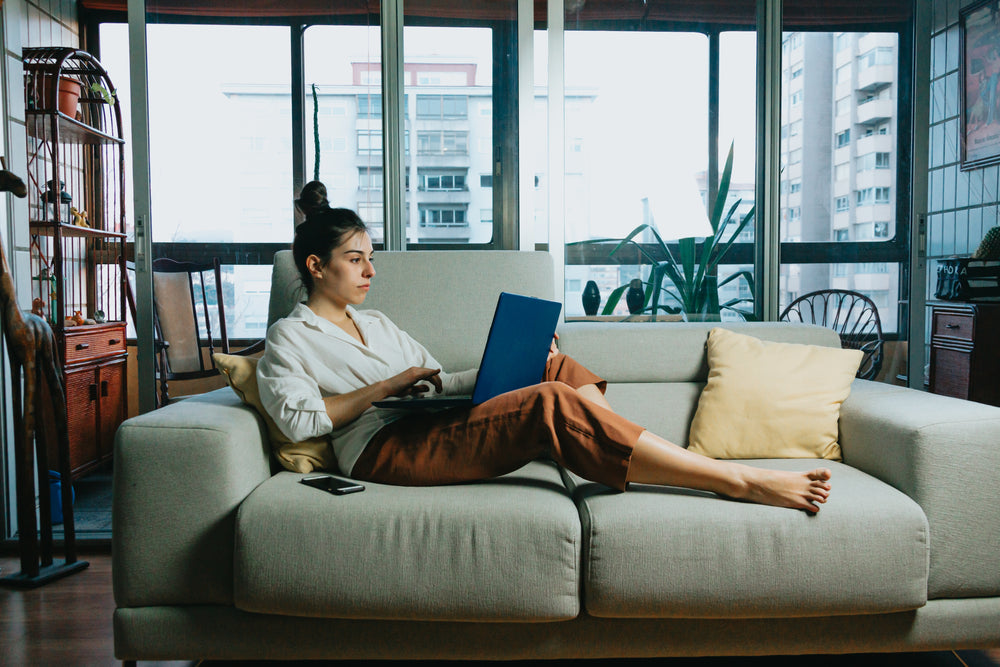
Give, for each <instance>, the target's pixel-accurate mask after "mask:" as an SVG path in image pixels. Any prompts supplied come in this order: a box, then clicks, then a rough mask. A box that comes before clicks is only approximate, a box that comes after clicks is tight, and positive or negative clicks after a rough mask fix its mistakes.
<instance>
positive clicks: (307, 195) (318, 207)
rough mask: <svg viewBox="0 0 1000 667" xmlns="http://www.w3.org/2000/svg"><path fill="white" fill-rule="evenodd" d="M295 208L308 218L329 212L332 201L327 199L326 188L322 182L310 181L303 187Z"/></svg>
mask: <svg viewBox="0 0 1000 667" xmlns="http://www.w3.org/2000/svg"><path fill="white" fill-rule="evenodd" d="M295 206H296V207H297V208H298V209H299V210H300V211H302V213H303V214H304V215H305V216H306V217H307V218H308V217H309V216H310V215H312V214H313V213H317V212H319V211H325V210H327V209H328V208H330V200H329V199H327V195H326V186H325V185H323V183H321V182H320V181H309V182H308V183H306V184H305V185H303V186H302V191H301V192H299V198H298V199H296V200H295Z"/></svg>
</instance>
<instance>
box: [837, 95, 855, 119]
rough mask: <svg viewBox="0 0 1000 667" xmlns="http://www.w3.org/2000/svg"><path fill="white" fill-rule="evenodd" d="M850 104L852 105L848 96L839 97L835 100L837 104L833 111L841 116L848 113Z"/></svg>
mask: <svg viewBox="0 0 1000 667" xmlns="http://www.w3.org/2000/svg"><path fill="white" fill-rule="evenodd" d="M851 106H852V105H851V98H850V97H841V98H840V99H839V100H837V104H836V107H835V113H836V114H837V115H838V116H843V115H845V114H849V113H851Z"/></svg>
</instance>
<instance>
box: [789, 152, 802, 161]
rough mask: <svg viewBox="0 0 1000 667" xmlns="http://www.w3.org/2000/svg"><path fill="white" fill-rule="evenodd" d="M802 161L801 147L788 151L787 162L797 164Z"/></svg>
mask: <svg viewBox="0 0 1000 667" xmlns="http://www.w3.org/2000/svg"><path fill="white" fill-rule="evenodd" d="M800 162H802V149H801V148H796V149H795V150H794V151H788V164H798V163H800Z"/></svg>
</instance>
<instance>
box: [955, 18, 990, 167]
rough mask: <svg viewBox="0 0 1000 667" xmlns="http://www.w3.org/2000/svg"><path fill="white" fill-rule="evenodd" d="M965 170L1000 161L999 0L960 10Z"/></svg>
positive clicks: (960, 84)
mask: <svg viewBox="0 0 1000 667" xmlns="http://www.w3.org/2000/svg"><path fill="white" fill-rule="evenodd" d="M959 30H960V34H961V42H960V45H959V46H960V50H961V66H960V68H959V86H960V87H961V96H960V97H961V100H962V109H961V114H962V115H961V122H962V132H961V136H962V155H961V167H962V169H976V168H978V167H983V166H986V165H988V164H995V163H998V162H1000V0H985V1H984V2H979V3H976V4H974V5H971V6H969V7H966V8H965V9H963V10H962V11H961V12H960V13H959Z"/></svg>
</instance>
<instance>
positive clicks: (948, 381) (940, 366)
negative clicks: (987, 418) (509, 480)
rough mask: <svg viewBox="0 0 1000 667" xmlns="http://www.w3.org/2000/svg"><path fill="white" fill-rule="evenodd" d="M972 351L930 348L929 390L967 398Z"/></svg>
mask: <svg viewBox="0 0 1000 667" xmlns="http://www.w3.org/2000/svg"><path fill="white" fill-rule="evenodd" d="M971 375H972V353H971V352H967V351H959V350H952V349H948V348H941V347H936V346H935V347H932V348H931V368H930V377H931V391H932V392H933V393H935V394H942V395H944V396H954V397H955V398H964V399H968V398H969V385H970V380H971Z"/></svg>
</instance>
